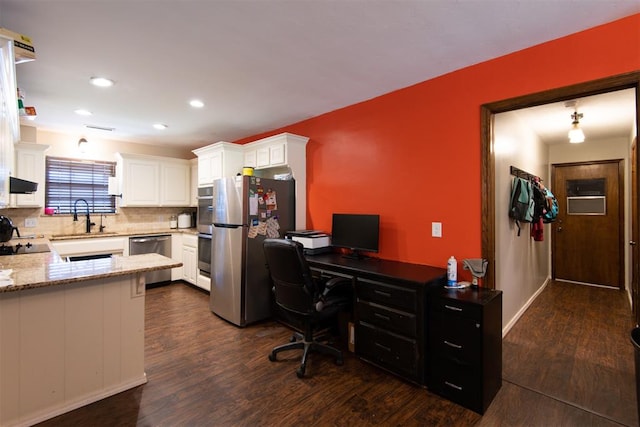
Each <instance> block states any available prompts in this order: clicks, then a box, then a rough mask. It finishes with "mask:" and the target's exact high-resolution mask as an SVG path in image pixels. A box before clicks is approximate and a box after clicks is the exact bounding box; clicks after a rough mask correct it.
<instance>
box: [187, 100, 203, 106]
mask: <svg viewBox="0 0 640 427" xmlns="http://www.w3.org/2000/svg"><path fill="white" fill-rule="evenodd" d="M189 105H191V106H192V107H193V108H202V107H204V102H202V101H200V100H199V99H192V100H191V101H189Z"/></svg>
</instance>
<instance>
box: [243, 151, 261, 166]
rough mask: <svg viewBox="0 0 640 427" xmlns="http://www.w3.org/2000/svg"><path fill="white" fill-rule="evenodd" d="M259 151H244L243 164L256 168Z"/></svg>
mask: <svg viewBox="0 0 640 427" xmlns="http://www.w3.org/2000/svg"><path fill="white" fill-rule="evenodd" d="M256 156H257V153H256V150H251V149H250V150H247V151H245V152H244V163H243V164H242V165H243V166H247V167H250V168H255V167H256V166H257V165H258V162H257V158H256Z"/></svg>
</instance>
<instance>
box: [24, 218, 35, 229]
mask: <svg viewBox="0 0 640 427" xmlns="http://www.w3.org/2000/svg"><path fill="white" fill-rule="evenodd" d="M24 226H25V227H37V226H38V220H37V219H36V218H25V219H24Z"/></svg>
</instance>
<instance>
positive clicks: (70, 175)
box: [45, 156, 116, 214]
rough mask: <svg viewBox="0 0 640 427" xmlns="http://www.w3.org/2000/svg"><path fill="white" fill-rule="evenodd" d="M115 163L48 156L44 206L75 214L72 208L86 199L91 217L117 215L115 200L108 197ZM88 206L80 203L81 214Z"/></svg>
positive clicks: (61, 212)
mask: <svg viewBox="0 0 640 427" xmlns="http://www.w3.org/2000/svg"><path fill="white" fill-rule="evenodd" d="M115 170H116V163H115V162H102V161H95V160H79V159H64V158H60V157H49V156H47V162H46V174H47V178H46V190H45V206H47V207H51V208H55V209H57V212H58V213H60V214H72V213H73V204H74V203H75V201H76V200H78V199H85V200H86V201H87V203H88V204H89V210H90V211H91V212H92V213H115V211H116V202H115V197H113V196H110V195H109V194H108V191H107V190H108V185H109V177H111V176H115ZM85 206H86V205H85V204H84V203H81V204H80V205H79V209H81V211H82V212H84V210H85V209H86V207H85Z"/></svg>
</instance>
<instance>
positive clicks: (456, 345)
mask: <svg viewBox="0 0 640 427" xmlns="http://www.w3.org/2000/svg"><path fill="white" fill-rule="evenodd" d="M444 343H445V344H446V345H448V346H449V347H453V348H457V349H458V350H459V349H461V348H462V346H461V345H460V344H454V343H452V342H449V341H447V340H444Z"/></svg>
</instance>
